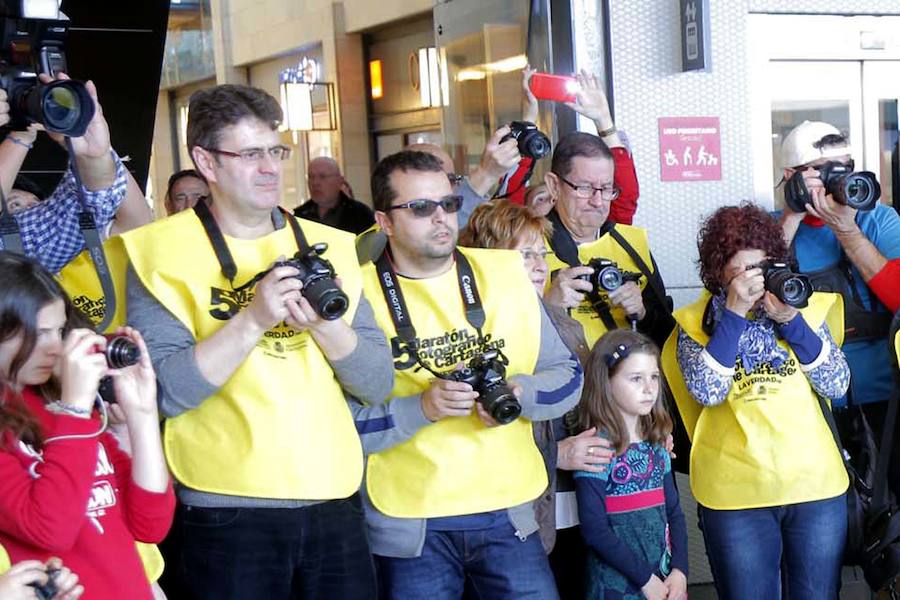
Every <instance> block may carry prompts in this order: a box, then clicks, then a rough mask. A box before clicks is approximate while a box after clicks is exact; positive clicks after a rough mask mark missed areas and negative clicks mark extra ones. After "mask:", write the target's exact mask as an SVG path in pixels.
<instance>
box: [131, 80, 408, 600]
mask: <svg viewBox="0 0 900 600" xmlns="http://www.w3.org/2000/svg"><path fill="white" fill-rule="evenodd" d="M281 117H282V113H281V109H280V107H279V106H278V102H277V101H276V100H275V99H274V98H272V97H271V96H270V95H268V94H267V93H265V92H264V91H262V90H258V89H255V88H251V87H247V86H239V85H221V86H215V87H212V88H207V89H204V90H201V91H199V92H196V93H195V94H194V95H193V96H192V97H191V102H190V109H189V115H188V126H187V142H188V149H189V151H190V153H191V158H192V159H193V161H194V164H195V166H196V168H197V171H198V173H200V174H201V175H203V177H204V178H205V179H206V181H207V182H208V184H209V189H210V195H211V198H210V201H209V202H208V203H207V202H200V203H197V205H196V206H194V208H193V209H192V210H185V211H182V212H180V213H178V214H176V215H173V216H171V217H168V218H166V219H163V220H161V221H157V222H155V223H152V224H150V225H148V226H146V227H143V228H141V229H137V230H134V231H132V232H129V233H127V234H125V235H123V236H122V239H123V243H124V246H125V248H126V251H127V254H128V259H129V263H130V264H129V268H128V280H127V291H128V322H129V323H130V324H132V325H134V326H135V327H140V328H141V329H142V330H143V331H146V332H147V336H146V340H147V347H148V348H149V351H150V356H151V359H152V360H153V364H154V367H155V368H156V373H157V378H158V381H159V402H160V412H161V413H162V414H163V415H164V416H165V417H166V421H165V433H164V446H165V451H166V458H167V461H168V464H169V467H170V469H171V470H172V473H173V475H174V476H175V478H176V479H177V480H178V482H179V487H178V497H179V500H180V501H181V503H182V507H181V510H180V511H179V516H178V517H177V521H178V522H177V524H176V526H178V527H180V528H181V530H182V532H183V540H184V541H183V550H182V553H181V557H180V566H181V568H182V569H184V572H185V575H186V581H187V584H188V587H189V588H190V592H191V595H192V597H194V598H273V599H288V598H323V599H324V598H341V599H348V598H351V599H359V600H370V599H371V598H372V597H374V590H375V587H374V586H375V574H374V569H373V564H372V559H371V555H370V553H369V546H368V541H367V539H366V534H365V529H364V523H363V515H362V507H361V501H360V497H359V495H358V493H357V490H358V488H359V484H360V481H361V479H362V469H363V455H362V450H361V446H360V441H359V437H358V435H357V432H356V429H355V428H354V426H353V419H352V416H351V413H350V411H349V409H348V407H347V403H346V398H345V395H347V396H353V397H354V398H358V399H359V401H361V402H365V403H367V404H371V405H374V404H378V403H380V402H382V401H383V400H384V399H385V398H386V397H387V395H388V392H389V391H390V389H391V384H392V381H393V369H392V364H391V356H390V351H389V350H388V348H387V344H386V341H385V337H384V334H383V333H382V332H381V330H380V329H379V328H378V326H377V325H376V323H375V320H374V317H373V314H372V308H371V305H370V304H369V303H368V302H367V301H366V299H365V297H364V296H363V293H362V275H361V272H360V269H359V264H358V262H357V260H356V252H355V248H354V244H353V241H354V238H353V236H352V235H351V234H349V233H346V232H342V231H339V230H337V229H334V228H331V227H327V226H325V225H321V224H319V223H314V222H311V221H306V220H296V219H295V218H294V217H293V216H292V215H290V214H289V213H286V211H284V210H283V209H281V208H280V207H279V205H278V204H279V201H280V199H281V177H282V161H283V160H284V159H285V158H287V157H288V156H289V154H290V148H288V147H287V146H284V145H283V144H281V143H280V136H279V133H278V123H279V121H280V120H281ZM313 247H315V248H313ZM323 252H324V256H323V258H325V259H327V260H328V261H330V262H331V264H332V265H333V266H334V268H335V270H336V271H337V275H338V276H339V282H338V283H337V285H338V286H339V287H340V288H341V290H342V292H343V294H345V295H346V296H345V301H346V305H347V310H346V312H345V313H344V314H343V315H342V316H338V315H337V314H336V313H335V314H332V313H328V314H325V313H326V311H324V310H323V309H322V308H318V309H317V308H314V307H316V306H318V305H319V304H320V303H317V302H314V301H313V297H314V293H313V291H312V290H313V289H319V288H312V286H309V287H310V288H311V289H310V290H309V291H307V289H306V287H305V286H306V284H307V283H310V279H309V278H307V277H306V276H303V275H302V274H301V271H300V269H298V266H301V265H302V264H303V260H302V257H304V256H311V253H313V254H315V253H323ZM295 255H296V256H297V257H300V259H301V260H295V261H293V264H288V263H285V262H283V261H284V259H285V257H287V258H291V257H295ZM320 283H321V282H320ZM307 294H309V297H307ZM335 317H336V318H335ZM175 564H178V562H175Z"/></svg>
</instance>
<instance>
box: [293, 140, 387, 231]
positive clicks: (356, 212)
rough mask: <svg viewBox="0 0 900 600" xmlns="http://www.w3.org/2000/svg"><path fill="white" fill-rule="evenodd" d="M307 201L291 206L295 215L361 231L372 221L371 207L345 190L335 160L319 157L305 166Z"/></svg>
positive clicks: (369, 225)
mask: <svg viewBox="0 0 900 600" xmlns="http://www.w3.org/2000/svg"><path fill="white" fill-rule="evenodd" d="M306 170H307V175H306V177H307V179H308V181H309V201H307V202H306V203H304V204H301V205H300V206H298V207H297V208H295V209H294V216H296V217H297V218H300V219H308V220H310V221H316V222H318V223H324V224H325V225H330V226H332V227H337V228H338V229H343V230H344V231H349V232H350V233H356V234H360V233H362V232H363V231H365V230H366V229H368V228H369V227H371V226H372V225H374V224H375V217H374V216H373V214H372V209H371V208H369V207H368V206H366V205H365V204H363V203H362V202H360V201H358V200H354V199H353V198H351V197H350V196H349V195H347V193H346V192H345V191H344V188H345V186H346V181H345V180H344V176H343V175H341V168H340V167H339V166H338V164H337V161H335V160H334V159H333V158H329V157H327V156H319V157H317V158H314V159H312V160H311V161H309V167H307V169H306Z"/></svg>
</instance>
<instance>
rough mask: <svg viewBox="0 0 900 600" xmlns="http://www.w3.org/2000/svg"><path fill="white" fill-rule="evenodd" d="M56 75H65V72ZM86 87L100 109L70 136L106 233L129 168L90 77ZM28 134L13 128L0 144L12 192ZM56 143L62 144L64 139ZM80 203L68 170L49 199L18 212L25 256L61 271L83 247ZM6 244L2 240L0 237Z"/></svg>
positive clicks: (2, 175)
mask: <svg viewBox="0 0 900 600" xmlns="http://www.w3.org/2000/svg"><path fill="white" fill-rule="evenodd" d="M41 77H42V78H43V80H44V82H45V83H47V82H49V81H50V79H49V78H47V77H46V76H43V75H42V76H41ZM58 77H59V78H61V79H67V76H66V75H65V74H60V75H59V76H58ZM87 89H88V92H89V93H90V94H91V97H92V98H93V99H94V105H95V107H96V112H95V113H94V118H93V120H92V121H91V123H90V125H89V126H88V129H87V131H86V132H85V134H84V135H83V136H82V137H79V138H72V149H73V150H74V153H75V161H76V162H77V164H78V171H79V174H80V175H81V180H82V183H83V184H84V186H83V187H84V201H85V204H86V206H87V209H88V210H89V211H90V212H91V213H93V215H94V221H95V222H96V224H97V228H98V229H99V230H101V231H102V230H103V229H104V228H105V227H106V225H107V224H108V223H109V222H110V221H111V220H112V219H113V217H114V216H115V214H116V210H117V209H118V208H119V205H120V204H121V203H122V200H123V199H124V198H125V194H126V188H127V182H128V177H127V176H128V171H127V169H126V168H125V166H124V165H123V164H122V161H121V160H120V159H119V157H118V155H117V154H116V153H115V151H114V150H113V149H112V147H111V146H110V140H109V126H108V125H107V124H106V119H104V118H103V109H102V108H101V106H100V103H99V102H98V101H97V89H96V88H95V87H94V84H93V83H92V82H90V81H89V82H87ZM7 122H9V103H8V101H7V97H6V92H5V91H4V90H0V125H4V124H6V123H7ZM27 136H29V132H25V131H15V132H11V133H10V134H9V135H8V136H7V137H6V138H5V139H4V140H3V142H2V143H0V180H2V182H3V191H4V192H5V193H8V192H9V189H10V187H11V186H12V181H13V180H14V179H15V177H16V174H17V173H18V171H19V167H21V165H22V162H23V161H24V160H25V156H26V154H27V153H28V150H29V149H30V148H31V143H29V141H28V139H27ZM54 138H56V136H55V134H54ZM32 141H33V139H32ZM57 141H60V142H61V138H60V139H57ZM81 202H82V201H81V198H79V193H78V188H77V183H76V181H75V176H74V174H73V173H72V169H71V168H69V169H68V170H66V173H65V174H64V175H63V178H62V181H60V183H59V185H57V186H56V189H55V190H53V193H52V194H51V195H50V197H49V198H47V199H46V200H45V201H43V202H40V203H38V204H36V205H35V206H32V207H31V208H29V209H27V210H24V211H22V212H20V213H18V214H16V215H14V218H15V219H16V222H17V223H18V225H19V231H20V234H21V236H22V247H23V249H24V250H25V254H26V255H28V256H31V257H33V258H35V259H36V260H37V261H38V262H40V263H41V264H42V265H43V266H44V267H45V268H46V269H47V270H48V271H50V272H51V273H57V272H59V270H60V269H62V268H63V267H64V266H66V264H68V262H69V261H70V260H72V259H73V258H75V257H76V256H78V254H79V253H81V252H82V251H83V250H84V247H85V246H84V238H83V237H82V235H81V231H80V229H79V226H78V213H79V212H81V210H82V204H81ZM2 248H3V242H2V240H0V249H2Z"/></svg>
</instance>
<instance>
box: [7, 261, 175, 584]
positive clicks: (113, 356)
mask: <svg viewBox="0 0 900 600" xmlns="http://www.w3.org/2000/svg"><path fill="white" fill-rule="evenodd" d="M0 279H2V281H4V282H6V285H5V287H4V288H3V290H2V293H0V375H2V377H3V380H4V381H5V382H8V383H6V384H5V385H4V389H3V391H2V401H0V440H2V447H0V545H2V547H3V548H4V549H5V550H6V552H7V553H8V554H9V557H10V559H11V560H12V561H13V562H18V561H22V560H39V561H45V560H47V558H48V557H50V556H54V555H55V556H58V557H60V558H61V559H62V560H63V561H64V562H65V564H66V565H67V566H68V567H69V568H70V569H72V570H73V571H75V572H77V573H78V575H79V577H80V579H81V582H82V584H83V585H84V588H85V590H87V593H88V595H89V596H90V597H91V598H98V599H103V598H109V599H113V598H121V597H122V595H123V594H127V595H128V597H129V598H147V599H149V598H152V597H153V596H152V593H151V591H150V584H149V582H148V580H147V576H146V575H145V573H144V569H143V567H142V564H141V560H140V558H139V556H138V553H137V549H136V547H135V541H143V542H149V543H155V542H158V541H159V540H161V539H162V538H163V537H164V536H165V534H166V532H167V531H168V529H169V524H170V523H171V518H172V512H173V507H174V495H173V493H172V486H171V483H170V481H169V473H168V471H167V469H166V465H165V460H164V458H163V452H162V445H161V443H160V437H159V417H158V415H157V410H156V378H155V375H154V373H153V368H152V366H151V364H150V359H149V356H148V355H147V352H146V347H145V346H144V343H143V341H142V339H141V336H140V335H139V334H138V333H137V332H136V331H135V330H133V329H130V328H122V329H120V330H119V331H118V332H117V334H116V335H117V337H116V338H114V339H112V340H110V341H107V338H104V337H102V336H100V335H97V334H95V333H94V332H93V331H90V330H88V329H77V328H76V326H77V325H78V324H79V320H80V315H78V314H77V310H76V309H75V308H74V307H73V306H72V304H71V303H70V302H69V299H68V297H67V296H66V295H65V293H64V292H63V290H62V289H61V288H60V287H59V285H58V284H57V283H56V281H55V280H54V279H53V278H52V277H51V276H50V274H49V273H48V272H47V271H46V270H44V269H43V268H42V267H41V266H40V265H38V264H37V263H36V262H35V261H33V260H32V259H29V258H26V257H24V256H20V255H16V254H12V253H10V252H2V253H0ZM103 377H111V378H112V382H113V387H114V389H115V392H116V396H117V398H118V403H119V406H120V408H121V412H122V413H124V416H125V419H126V423H127V429H128V436H129V440H130V443H131V447H132V452H133V455H132V457H131V458H130V457H129V456H128V455H127V454H126V453H125V452H123V451H122V450H121V449H120V448H119V445H118V443H117V442H116V440H115V438H113V437H112V435H111V434H110V433H109V432H107V431H105V429H106V424H107V415H106V412H105V409H104V408H102V407H101V410H100V411H99V413H98V410H97V408H98V406H99V405H98V404H97V403H96V402H97V389H98V386H99V384H100V380H101V379H102V378H103ZM50 580H51V582H52V581H53V580H54V577H53V576H52V574H51V576H50Z"/></svg>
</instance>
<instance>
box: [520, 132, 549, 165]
mask: <svg viewBox="0 0 900 600" xmlns="http://www.w3.org/2000/svg"><path fill="white" fill-rule="evenodd" d="M523 142H524V143H523V144H522V145H523V146H524V148H523V150H524V152H522V154H524V155H525V156H530V157H531V158H533V159H535V160H537V159H539V158H543V157H545V156H547V155H548V154H550V140H549V139H547V136H546V135H544V134H543V133H541V132H540V131H537V130H534V131H531V132H529V133H528V134H526V136H525V139H524V140H523Z"/></svg>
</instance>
